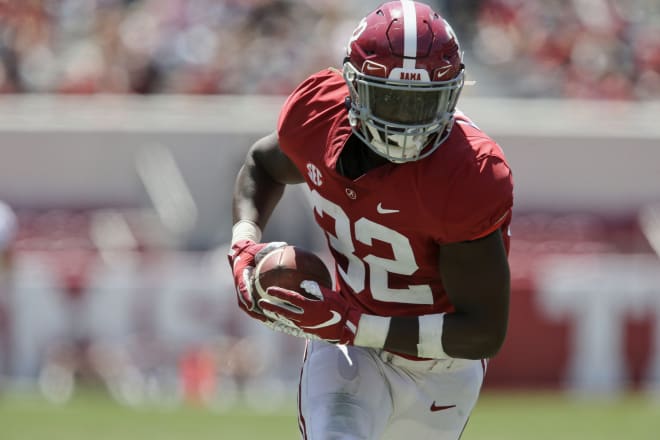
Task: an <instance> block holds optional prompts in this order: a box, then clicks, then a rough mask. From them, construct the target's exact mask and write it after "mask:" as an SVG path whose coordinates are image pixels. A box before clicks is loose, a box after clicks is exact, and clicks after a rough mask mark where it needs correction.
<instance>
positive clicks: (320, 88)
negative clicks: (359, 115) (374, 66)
mask: <svg viewBox="0 0 660 440" xmlns="http://www.w3.org/2000/svg"><path fill="white" fill-rule="evenodd" d="M347 95H348V90H347V88H346V83H345V81H344V78H343V76H342V74H341V72H340V71H339V70H337V69H334V68H327V69H324V70H321V71H319V72H316V73H314V74H312V75H310V76H309V77H308V78H307V79H305V80H304V81H302V82H301V83H300V84H299V85H298V86H297V87H296V88H295V89H294V90H293V92H291V94H290V95H289V96H288V97H287V99H286V101H285V102H284V105H283V106H282V109H281V111H280V115H279V119H278V132H282V131H286V130H287V129H288V128H296V129H299V128H300V127H301V126H303V125H305V124H309V123H311V122H313V121H314V120H315V118H316V117H321V116H322V114H323V115H324V116H326V117H327V116H328V112H333V111H336V110H338V109H341V108H343V105H344V99H345V97H346V96H347Z"/></svg>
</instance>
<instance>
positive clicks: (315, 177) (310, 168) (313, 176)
mask: <svg viewBox="0 0 660 440" xmlns="http://www.w3.org/2000/svg"><path fill="white" fill-rule="evenodd" d="M307 176H308V177H309V180H310V181H311V182H312V183H313V184H314V185H316V186H321V185H323V174H321V170H319V169H318V167H317V166H316V165H314V164H313V163H308V164H307Z"/></svg>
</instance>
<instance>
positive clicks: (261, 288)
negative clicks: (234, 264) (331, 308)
mask: <svg viewBox="0 0 660 440" xmlns="http://www.w3.org/2000/svg"><path fill="white" fill-rule="evenodd" d="M306 280H311V281H316V282H317V283H319V285H321V286H324V287H328V288H332V276H331V275H330V271H329V270H328V267H327V266H326V264H325V263H324V262H323V260H322V259H321V258H320V257H319V256H318V255H316V254H315V253H313V252H310V251H308V250H305V249H303V248H301V247H298V246H293V245H287V246H284V247H281V248H278V249H275V250H274V251H272V252H270V253H268V254H266V255H265V256H264V257H263V258H262V259H261V261H259V264H257V267H256V268H255V271H254V288H255V290H256V292H257V294H258V295H259V296H260V297H261V298H268V294H267V293H266V289H268V288H269V287H271V286H278V287H282V288H284V289H289V290H295V291H296V292H299V293H300V294H301V295H305V296H309V295H307V294H306V292H305V291H304V290H303V289H302V288H301V287H300V285H301V283H302V282H303V281H306Z"/></svg>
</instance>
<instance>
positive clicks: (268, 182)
mask: <svg viewBox="0 0 660 440" xmlns="http://www.w3.org/2000/svg"><path fill="white" fill-rule="evenodd" d="M301 181H302V176H301V175H300V173H299V172H298V170H297V169H296V167H295V166H294V164H293V162H291V160H290V159H289V158H288V157H287V156H286V155H285V154H284V153H283V152H282V150H281V149H280V146H279V142H278V138H277V133H271V134H269V135H268V136H265V137H263V138H261V139H259V140H258V141H257V142H255V143H254V145H252V147H251V148H250V150H249V151H248V153H247V155H246V158H245V162H244V163H243V166H242V167H241V169H240V171H239V172H238V175H237V177H236V182H235V184H234V194H233V219H234V222H233V227H232V235H231V249H230V251H229V254H228V258H229V265H230V266H231V269H232V273H233V275H234V285H235V287H236V293H237V298H238V304H239V307H240V308H241V309H243V310H244V311H245V312H247V313H248V315H250V316H251V317H253V318H255V319H259V320H261V321H268V320H267V318H266V317H265V316H264V315H263V313H261V310H259V307H258V306H257V304H256V298H255V295H254V293H253V292H252V283H251V275H252V271H253V270H254V268H255V267H256V265H257V263H258V262H259V259H260V258H261V256H263V255H265V254H267V253H268V252H269V251H271V250H273V249H275V248H277V247H280V246H284V245H285V244H286V243H283V242H272V243H261V231H262V228H264V227H265V226H266V223H267V222H268V219H269V218H270V215H271V214H272V212H273V210H274V209H275V206H276V205H277V203H278V202H279V201H280V199H281V197H282V194H283V192H284V187H285V185H287V184H290V183H299V182H301Z"/></svg>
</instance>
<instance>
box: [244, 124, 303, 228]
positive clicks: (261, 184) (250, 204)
mask: <svg viewBox="0 0 660 440" xmlns="http://www.w3.org/2000/svg"><path fill="white" fill-rule="evenodd" d="M301 182H303V176H302V175H301V174H300V172H299V171H298V169H297V168H296V167H295V165H294V164H293V162H292V161H291V160H290V159H289V158H288V157H287V156H286V155H285V154H284V153H283V152H282V150H281V149H280V146H279V142H278V139H277V133H276V132H273V133H271V134H269V135H267V136H265V137H263V138H261V139H259V140H258V141H257V142H255V143H254V145H252V147H251V148H250V150H249V151H248V153H247V156H246V158H245V162H244V163H243V166H242V167H241V169H240V171H239V172H238V176H237V177H236V182H235V185H234V195H233V218H234V223H236V222H238V221H239V220H248V221H251V222H253V223H255V224H256V225H258V226H259V227H260V228H264V227H265V225H266V223H267V222H268V219H269V218H270V215H271V214H272V213H273V210H274V209H275V206H276V205H277V203H278V202H279V201H280V199H281V197H282V194H283V193H284V187H285V185H287V184H295V183H301Z"/></svg>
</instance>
